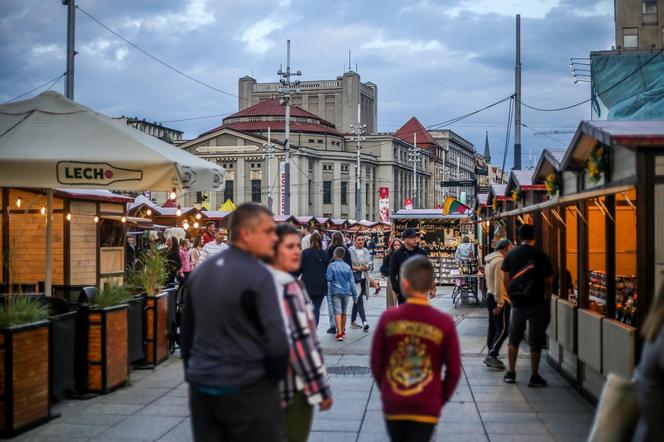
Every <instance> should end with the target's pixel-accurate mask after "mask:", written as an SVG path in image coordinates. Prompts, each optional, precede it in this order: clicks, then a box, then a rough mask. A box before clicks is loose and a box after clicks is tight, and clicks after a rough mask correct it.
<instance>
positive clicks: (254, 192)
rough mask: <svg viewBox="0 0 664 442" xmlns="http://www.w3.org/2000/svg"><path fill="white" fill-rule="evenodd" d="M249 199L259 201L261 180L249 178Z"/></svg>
mask: <svg viewBox="0 0 664 442" xmlns="http://www.w3.org/2000/svg"><path fill="white" fill-rule="evenodd" d="M251 201H252V202H254V203H260V202H261V180H251Z"/></svg>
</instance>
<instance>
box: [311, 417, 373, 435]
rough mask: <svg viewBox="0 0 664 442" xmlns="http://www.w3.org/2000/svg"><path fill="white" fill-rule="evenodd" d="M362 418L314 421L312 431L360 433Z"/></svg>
mask: <svg viewBox="0 0 664 442" xmlns="http://www.w3.org/2000/svg"><path fill="white" fill-rule="evenodd" d="M361 424H362V420H361V418H358V419H323V417H322V415H321V417H320V418H319V419H314V422H313V424H312V426H311V431H336V432H349V431H352V432H355V433H357V432H359V431H360V425H361Z"/></svg>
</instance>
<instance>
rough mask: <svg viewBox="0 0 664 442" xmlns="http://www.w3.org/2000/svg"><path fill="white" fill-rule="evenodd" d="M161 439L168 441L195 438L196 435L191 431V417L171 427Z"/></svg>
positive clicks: (187, 441)
mask: <svg viewBox="0 0 664 442" xmlns="http://www.w3.org/2000/svg"><path fill="white" fill-rule="evenodd" d="M159 440H160V441H168V442H189V441H193V440H194V436H193V434H192V432H191V419H185V420H183V421H182V422H180V423H179V424H177V425H176V426H175V427H173V428H172V429H171V431H169V432H168V433H166V434H164V435H163V436H162V437H161V439H159Z"/></svg>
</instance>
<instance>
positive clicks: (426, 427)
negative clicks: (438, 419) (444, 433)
mask: <svg viewBox="0 0 664 442" xmlns="http://www.w3.org/2000/svg"><path fill="white" fill-rule="evenodd" d="M385 425H386V426H387V433H388V434H389V435H390V441H392V442H429V441H430V440H431V436H433V430H434V428H436V425H434V424H426V423H423V422H415V421H407V420H403V421H397V420H385Z"/></svg>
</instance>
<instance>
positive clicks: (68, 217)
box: [67, 213, 71, 221]
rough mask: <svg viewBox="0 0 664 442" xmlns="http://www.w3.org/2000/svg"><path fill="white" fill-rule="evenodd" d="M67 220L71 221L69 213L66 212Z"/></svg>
mask: <svg viewBox="0 0 664 442" xmlns="http://www.w3.org/2000/svg"><path fill="white" fill-rule="evenodd" d="M67 221H71V213H68V214H67Z"/></svg>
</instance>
